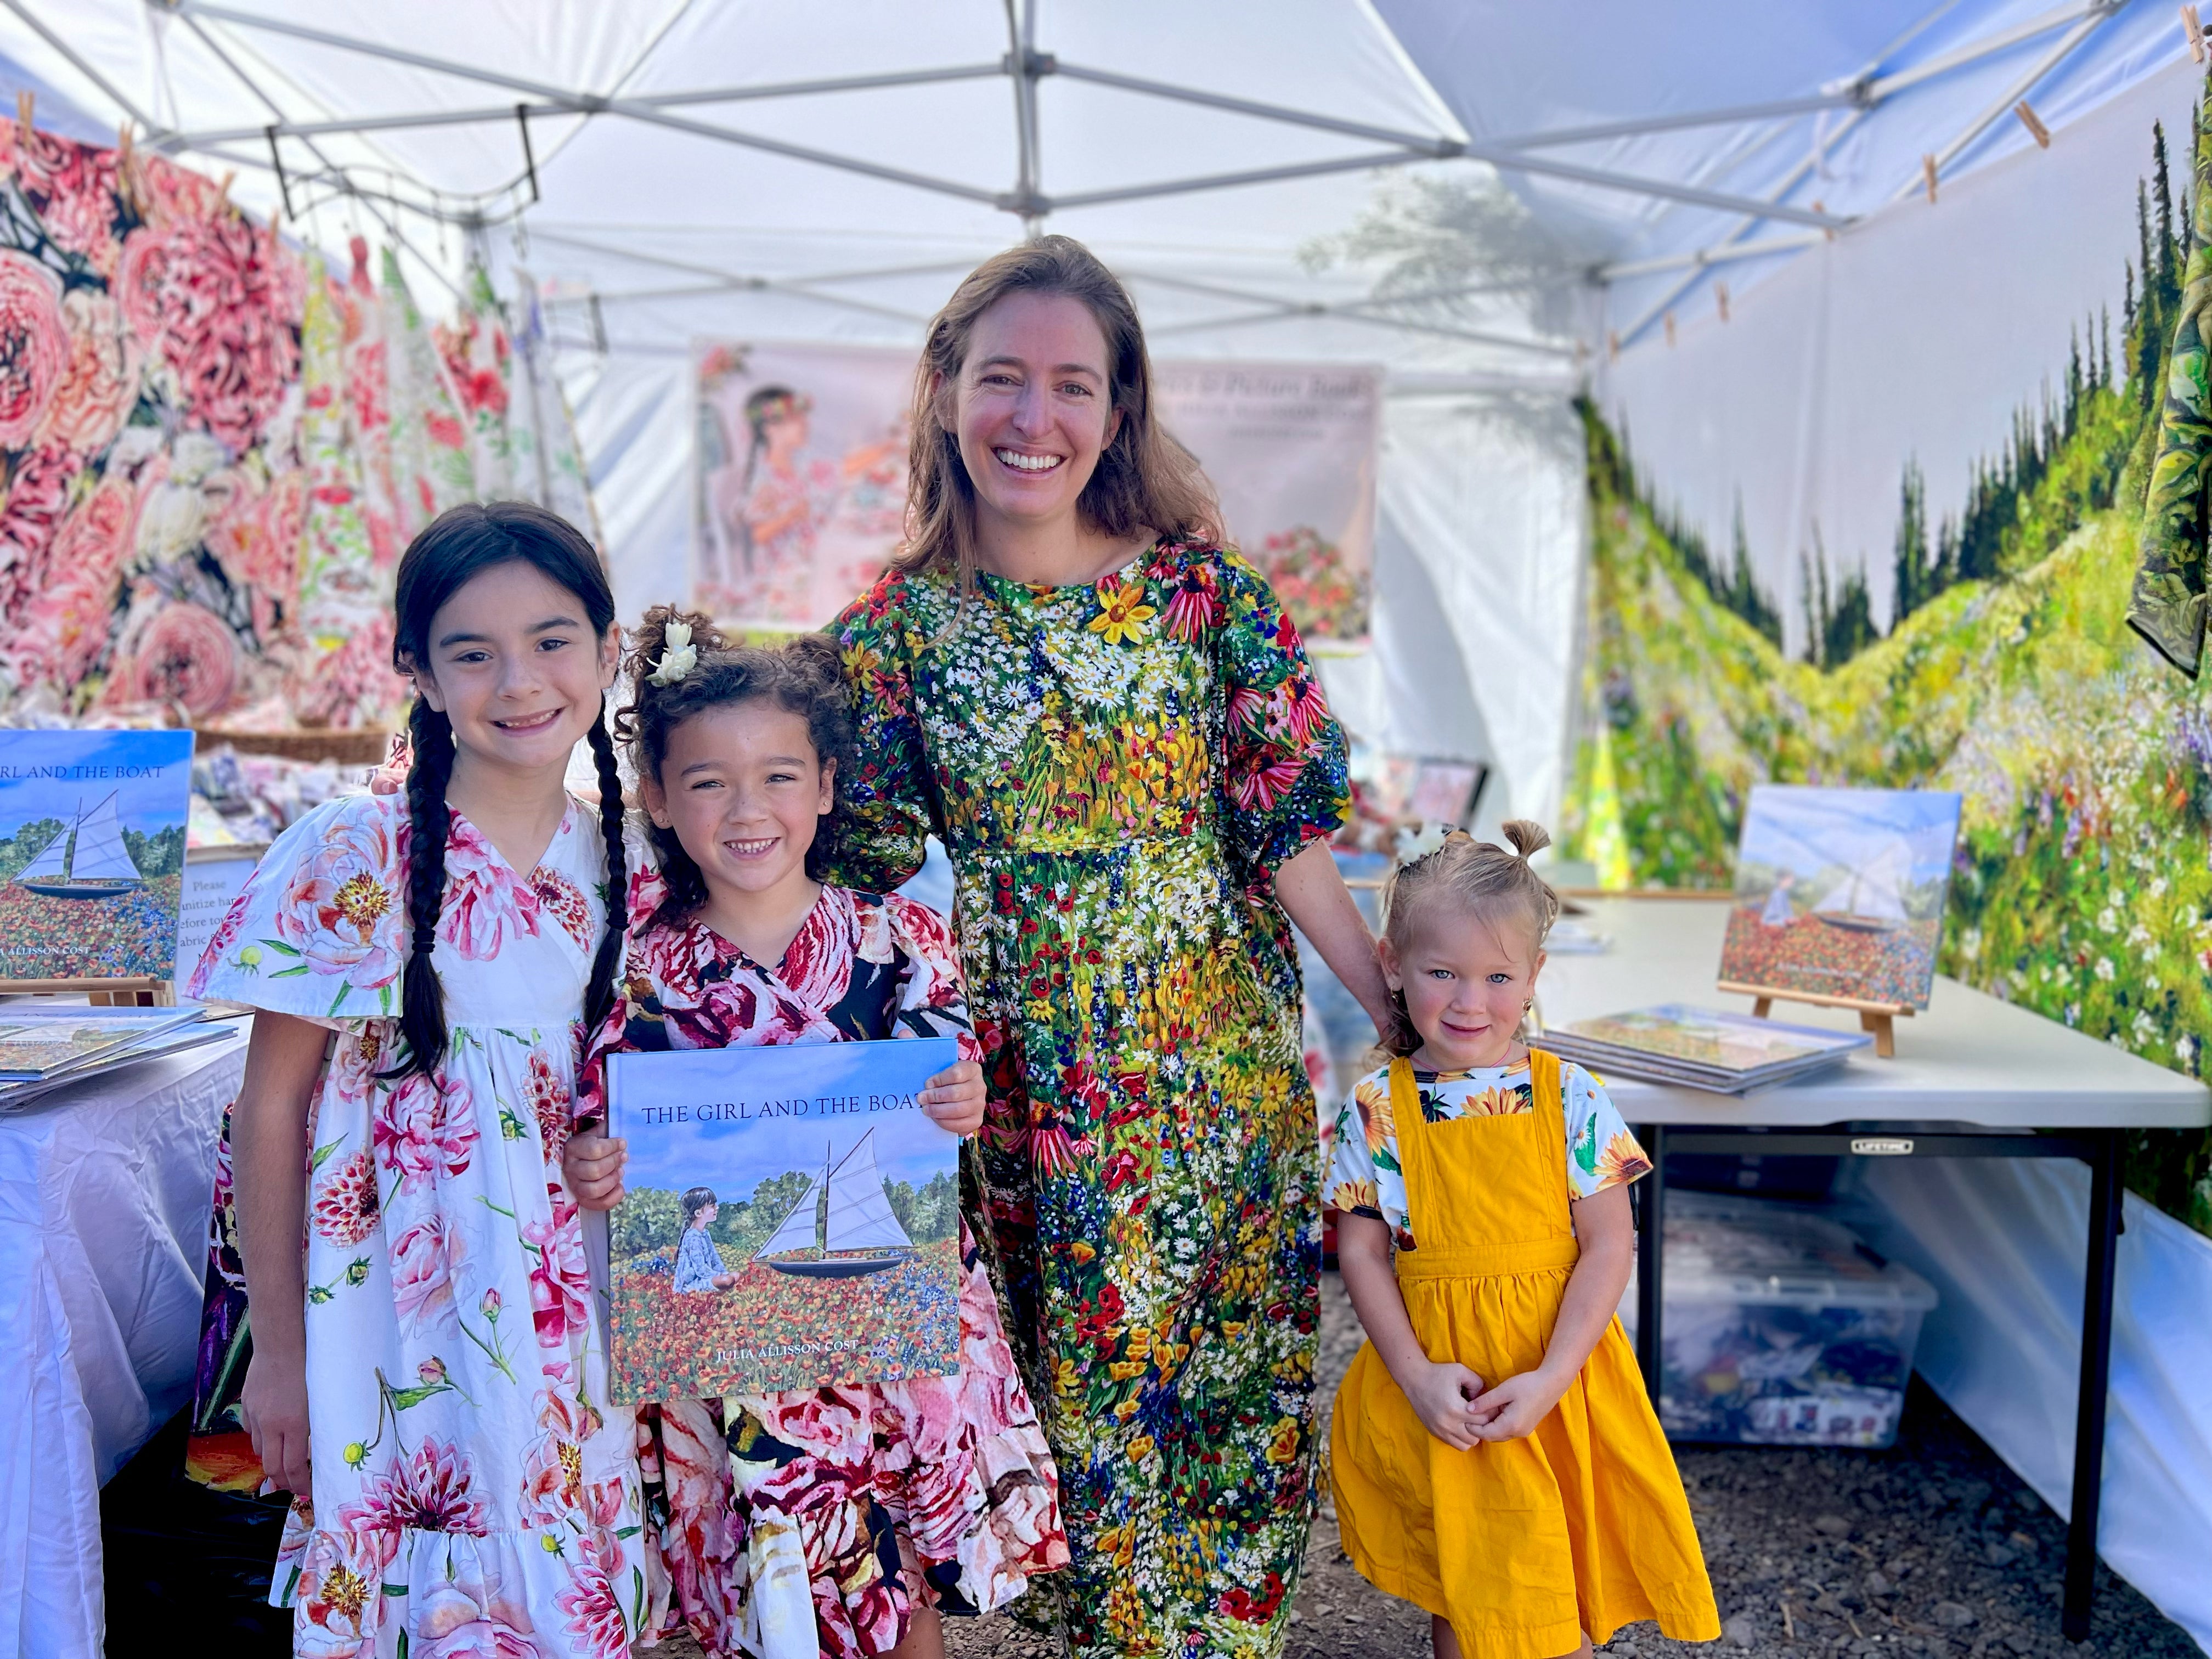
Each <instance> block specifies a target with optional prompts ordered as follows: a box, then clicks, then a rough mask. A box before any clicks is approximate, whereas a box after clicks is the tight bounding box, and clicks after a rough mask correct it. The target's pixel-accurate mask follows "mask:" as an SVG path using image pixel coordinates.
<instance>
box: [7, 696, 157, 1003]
mask: <svg viewBox="0 0 2212 1659" xmlns="http://www.w3.org/2000/svg"><path fill="white" fill-rule="evenodd" d="M191 764H192V734H191V732H23V731H0V980H54V979H76V980H83V979H101V980H106V979H149V980H168V979H171V978H173V976H174V975H175V973H176V968H177V921H178V911H179V906H180V904H181V902H182V899H183V890H184V867H185V817H186V814H187V811H188V806H189V802H190V799H191Z"/></svg>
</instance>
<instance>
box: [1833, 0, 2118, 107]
mask: <svg viewBox="0 0 2212 1659" xmlns="http://www.w3.org/2000/svg"><path fill="white" fill-rule="evenodd" d="M2115 9H2117V8H2116V7H2114V6H2112V4H2110V3H2108V0H2081V3H2078V4H2075V5H2070V6H2060V7H2058V8H2057V9H2054V10H2051V11H2046V12H2045V13H2043V14H2042V15H2040V16H2037V17H2031V18H2029V19H2028V20H2027V21H2026V22H2024V23H2017V24H2015V25H2014V26H2013V27H2011V28H2008V29H2000V30H1998V31H1997V32H1996V33H1995V34H1987V35H1984V36H1983V37H1982V38H1981V39H1980V40H1972V41H1969V42H1967V44H1966V45H1965V46H1960V47H1959V48H1958V49H1957V50H1956V51H1954V52H1944V53H1943V54H1942V56H1940V57H1936V58H1929V60H1928V61H1927V62H1926V63H1924V64H1914V65H1913V66H1912V67H1911V69H1909V70H1899V71H1898V72H1897V73H1896V74H1894V75H1885V76H1877V77H1875V79H1873V80H1871V81H1869V82H1867V97H1868V100H1869V102H1871V103H1881V102H1882V101H1883V100H1886V99H1889V98H1893V97H1895V96H1896V95H1897V94H1899V93H1900V92H1904V91H1906V90H1907V89H1909V88H1913V87H1917V86H1918V85H1920V84H1921V83H1922V82H1925V81H1932V80H1934V79H1936V77H1937V76H1942V75H1948V74H1949V73H1950V72H1951V71H1952V70H1955V69H1964V68H1965V67H1966V65H1967V64H1978V63H1980V62H1981V61H1982V59H1983V58H1994V57H1996V54H1997V53H1999V52H2006V51H2009V50H2010V49H2011V48H2012V47H2014V46H2018V45H2019V44H2020V43H2021V41H2023V40H2034V39H2035V38H2036V37H2037V36H2038V35H2044V34H2048V33H2051V30H2053V29H2055V28H2063V27H2065V26H2066V25H2067V24H2069V23H2071V22H2075V21H2079V20H2081V19H2082V18H2085V17H2097V18H2100V19H2101V18H2102V17H2104V16H2106V15H2109V14H2110V13H2111V12H2112V11H2113V10H2115Z"/></svg>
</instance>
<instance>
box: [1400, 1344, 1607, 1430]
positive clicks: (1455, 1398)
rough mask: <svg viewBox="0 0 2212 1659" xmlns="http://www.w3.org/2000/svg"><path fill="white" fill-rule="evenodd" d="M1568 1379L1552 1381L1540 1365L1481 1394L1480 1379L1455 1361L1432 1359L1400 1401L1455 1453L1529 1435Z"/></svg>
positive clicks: (1557, 1397)
mask: <svg viewBox="0 0 2212 1659" xmlns="http://www.w3.org/2000/svg"><path fill="white" fill-rule="evenodd" d="M1573 1380H1574V1379H1573V1378H1572V1377H1571V1376H1569V1377H1564V1378H1559V1379H1554V1378H1553V1377H1552V1376H1548V1375H1547V1373H1546V1372H1545V1371H1544V1370H1543V1369H1542V1368H1541V1367H1539V1368H1538V1369H1537V1370H1533V1371H1518V1372H1516V1373H1515V1374H1514V1375H1513V1376H1509V1377H1507V1378H1506V1379H1505V1380H1504V1382H1502V1383H1499V1384H1498V1386H1497V1387H1495V1388H1493V1389H1487V1390H1486V1389H1484V1387H1483V1382H1482V1379H1481V1378H1480V1377H1479V1376H1476V1375H1475V1374H1474V1372H1473V1371H1471V1370H1468V1368H1467V1367H1466V1366H1464V1365H1462V1364H1459V1363H1457V1362H1456V1361H1455V1360H1449V1359H1444V1360H1435V1361H1431V1363H1430V1365H1429V1368H1428V1370H1426V1371H1425V1372H1424V1373H1423V1374H1422V1375H1421V1376H1418V1377H1416V1378H1414V1379H1413V1383H1412V1385H1411V1386H1410V1387H1408V1388H1407V1390H1406V1398H1407V1401H1409V1402H1410V1403H1411V1404H1412V1406H1413V1414H1414V1415H1415V1416H1416V1417H1418V1418H1419V1419H1421V1426H1422V1427H1423V1428H1425V1429H1426V1430H1427V1431H1429V1432H1430V1433H1431V1434H1432V1435H1434V1436H1436V1437H1437V1439H1439V1440H1441V1441H1443V1443H1444V1444H1446V1445H1447V1446H1449V1447H1451V1448H1452V1449H1453V1450H1455V1451H1472V1450H1474V1447H1475V1445H1476V1443H1478V1442H1480V1441H1484V1440H1518V1439H1520V1438H1522V1437H1523V1436H1525V1435H1528V1434H1530V1433H1533V1432H1534V1430H1535V1427H1536V1425H1538V1424H1539V1423H1541V1422H1542V1421H1543V1420H1544V1419H1545V1418H1546V1417H1547V1416H1549V1415H1550V1414H1551V1411H1552V1407H1554V1406H1556V1405H1558V1404H1559V1401H1560V1398H1561V1396H1563V1395H1565V1393H1566V1391H1567V1385H1568V1383H1571V1382H1572V1381H1573Z"/></svg>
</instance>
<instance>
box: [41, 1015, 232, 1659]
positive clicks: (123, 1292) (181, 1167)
mask: <svg viewBox="0 0 2212 1659" xmlns="http://www.w3.org/2000/svg"><path fill="white" fill-rule="evenodd" d="M245 1067H246V1037H245V1032H244V1030H243V1027H242V1026H241V1029H240V1030H239V1031H238V1032H237V1033H236V1034H235V1035H233V1036H228V1037H226V1038H225V1039H223V1040H222V1041H221V1042H212V1043H209V1044H206V1045H205V1046H204V1047H202V1048H194V1049H191V1050H189V1051H188V1052H186V1053H185V1054H179V1055H176V1056H174V1057H173V1058H172V1059H169V1060H155V1061H151V1062H149V1063H148V1064H146V1065H144V1066H135V1067H131V1068H129V1069H126V1070H125V1071H121V1072H118V1073H110V1074H109V1075H107V1076H105V1077H98V1078H92V1079H88V1080H86V1081H85V1082H83V1083H82V1084H78V1085H76V1086H74V1087H72V1088H67V1089H62V1090H58V1091H56V1092H54V1093H52V1094H50V1095H47V1096H46V1097H44V1098H43V1099H40V1100H39V1101H37V1102H35V1103H33V1104H32V1105H31V1106H29V1107H27V1109H24V1110H22V1111H21V1112H20V1113H16V1114H14V1115H6V1116H0V1400H4V1401H7V1411H8V1417H9V1431H8V1432H7V1433H6V1434H5V1435H4V1436H0V1652H9V1653H18V1654H25V1655H30V1654H36V1655H39V1656H40V1659H99V1656H100V1651H101V1648H102V1644H103V1641H104V1638H105V1635H106V1604H105V1599H104V1596H103V1594H102V1589H101V1571H102V1561H101V1556H100V1486H101V1485H102V1484H103V1483H104V1482H105V1481H106V1480H107V1478H108V1477H109V1476H110V1475H112V1474H114V1473H115V1471H116V1470H117V1469H118V1468H121V1467H122V1466H123V1464H124V1463H125V1462H126V1461H128V1459H129V1458H130V1456H131V1454H132V1453H133V1452H135V1451H137V1449H138V1448H139V1447H140V1446H142V1445H143V1444H144V1443H145V1442H146V1440H147V1438H148V1437H149V1436H150V1435H152V1433H153V1432H154V1431H155V1430H156V1429H158V1428H159V1427H160V1426H161V1425H162V1424H163V1423H165V1422H167V1420H168V1419H169V1418H170V1417H171V1416H172V1415H173V1413H175V1412H176V1411H177V1410H179V1408H180V1407H182V1406H183V1405H184V1404H185V1400H186V1397H187V1396H188V1395H190V1393H191V1383H192V1362H193V1355H194V1350H195V1349H196V1347H197V1343H198V1339H199V1313H200V1296H201V1275H202V1272H203V1269H204V1267H205V1264H206V1260H207V1247H206V1235H207V1225H208V1209H209V1200H210V1193H211V1190H212V1185H213V1181H214V1176H215V1144H216V1130H217V1128H218V1127H219V1126H220V1124H221V1122H222V1109H223V1107H224V1105H225V1104H226V1103H228V1101H229V1099H230V1098H231V1097H232V1096H233V1095H234V1094H235V1093H236V1091H237V1089H238V1083H239V1079H240V1076H241V1074H242V1073H244V1071H245Z"/></svg>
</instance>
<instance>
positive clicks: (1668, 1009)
mask: <svg viewBox="0 0 2212 1659" xmlns="http://www.w3.org/2000/svg"><path fill="white" fill-rule="evenodd" d="M1531 1041H1533V1042H1534V1043H1535V1045H1536V1046H1537V1047H1538V1048H1549V1049H1550V1050H1551V1051H1552V1052H1553V1054H1558V1055H1559V1057H1560V1058H1561V1059H1563V1060H1573V1061H1574V1062H1575V1063H1576V1064H1577V1065H1578V1066H1583V1068H1584V1069H1586V1070H1588V1071H1591V1072H1595V1073H1598V1074H1599V1075H1601V1076H1604V1077H1632V1078H1640V1079H1644V1081H1645V1082H1648V1083H1679V1084H1683V1085H1687V1086H1688V1087H1690V1088H1692V1089H1709V1090H1711V1091H1713V1092H1714V1093H1716V1094H1723V1095H1740V1094H1743V1093H1745V1092H1747V1091H1749V1090H1753V1089H1763V1088H1765V1087H1766V1086H1767V1085H1769V1084H1774V1083H1783V1082H1786V1081H1788V1080H1790V1079H1792V1078H1801V1077H1804V1076H1806V1075H1808V1073H1814V1072H1825V1071H1826V1070H1827V1069H1828V1068H1829V1067H1830V1066H1840V1065H1842V1064H1843V1062H1844V1060H1846V1059H1848V1058H1849V1057H1850V1054H1851V1051H1852V1050H1853V1049H1856V1048H1865V1047H1866V1046H1867V1045H1868V1044H1869V1043H1871V1042H1873V1041H1874V1039H1873V1038H1872V1037H1870V1036H1868V1035H1867V1034H1866V1033H1864V1032H1863V1031H1832V1030H1825V1029H1823V1028H1821V1027H1820V1026H1816V1025H1786V1024H1783V1023H1782V1022H1781V1021H1780V1020H1774V1019H1756V1018H1753V1017H1752V1016H1751V1015H1749V1014H1724V1013H1718V1012H1715V1011H1713V1010H1712V1009H1710V1008H1689V1007H1685V1006H1682V1005H1681V1004H1680V1003H1673V1002H1670V1003H1667V1004H1664V1005H1662V1006H1659V1007H1656V1008H1638V1009H1637V1010H1635V1011H1634V1012H1632V1013H1626V1014H1607V1015H1604V1016H1603V1017H1601V1018H1597V1019H1578V1020H1576V1021H1574V1022H1573V1023H1572V1024H1567V1025H1560V1026H1555V1027H1553V1028H1552V1029H1550V1030H1546V1031H1544V1032H1543V1033H1542V1034H1541V1036H1536V1037H1534V1038H1532V1039H1531Z"/></svg>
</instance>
